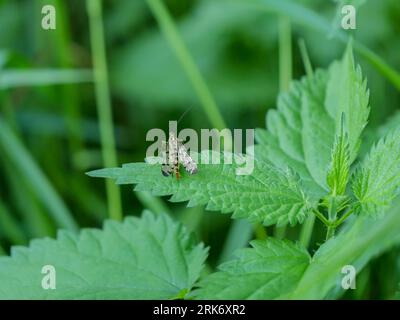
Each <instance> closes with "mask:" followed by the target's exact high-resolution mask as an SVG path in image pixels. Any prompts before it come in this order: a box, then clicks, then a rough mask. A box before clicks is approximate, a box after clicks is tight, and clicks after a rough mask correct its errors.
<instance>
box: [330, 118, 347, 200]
mask: <svg viewBox="0 0 400 320" xmlns="http://www.w3.org/2000/svg"><path fill="white" fill-rule="evenodd" d="M343 115H344V114H343ZM349 148H350V147H349V141H348V135H347V133H345V132H344V116H343V117H342V125H341V132H340V134H339V135H338V136H337V137H336V140H335V144H334V146H333V151H332V160H331V164H330V168H329V171H328V175H327V184H328V186H329V188H330V190H331V194H333V195H334V196H336V195H339V196H340V195H344V193H345V192H346V187H347V182H348V181H349V173H350V150H349Z"/></svg>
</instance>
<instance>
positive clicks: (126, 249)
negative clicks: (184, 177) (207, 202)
mask: <svg viewBox="0 0 400 320" xmlns="http://www.w3.org/2000/svg"><path fill="white" fill-rule="evenodd" d="M206 257H207V249H205V248H204V246H203V245H202V244H198V245H196V244H195V243H194V241H193V238H191V236H190V235H189V234H188V233H187V231H186V230H185V229H184V228H183V227H182V225H180V224H179V223H176V222H173V221H172V219H171V218H169V217H167V216H166V215H159V216H154V215H153V214H152V213H150V212H145V213H143V216H142V217H141V218H140V219H138V218H126V219H125V221H124V222H123V223H119V222H115V221H107V222H106V223H105V224H104V228H103V230H102V231H100V230H92V229H85V230H83V231H81V233H80V234H79V235H76V234H73V233H70V232H67V231H60V232H59V233H58V237H57V240H52V239H42V240H34V241H32V242H31V244H30V247H29V248H24V247H14V248H13V250H12V253H11V256H10V257H2V258H0V283H1V286H0V299H171V298H174V297H176V296H178V295H182V294H183V293H184V292H187V291H188V290H189V289H190V288H191V287H192V286H193V284H194V283H195V281H196V280H197V278H198V277H199V274H200V271H201V269H202V267H203V263H204V260H205V259H206ZM45 265H52V266H54V268H55V270H56V290H44V289H43V288H42V286H41V283H42V279H43V277H44V275H43V274H42V273H41V271H42V268H43V266H45ZM21 284H23V285H21Z"/></svg>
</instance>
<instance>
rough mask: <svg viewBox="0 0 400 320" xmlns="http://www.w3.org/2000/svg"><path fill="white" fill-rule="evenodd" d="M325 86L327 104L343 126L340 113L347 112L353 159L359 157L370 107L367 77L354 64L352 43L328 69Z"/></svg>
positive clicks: (346, 118) (338, 123)
mask: <svg viewBox="0 0 400 320" xmlns="http://www.w3.org/2000/svg"><path fill="white" fill-rule="evenodd" d="M329 75H330V77H329V81H328V84H327V89H326V101H325V104H326V108H327V110H328V112H329V114H330V115H331V117H332V118H334V119H335V121H336V128H340V125H341V115H342V114H344V115H345V131H346V132H347V133H348V139H349V147H350V162H351V163H352V162H353V161H354V159H355V158H356V157H357V153H358V150H359V148H360V144H361V139H360V137H361V133H362V131H363V130H364V128H365V126H366V125H367V121H368V116H369V111H370V108H369V106H368V101H369V91H368V89H367V81H366V80H363V77H362V73H361V67H360V66H359V65H357V66H356V65H355V63H354V58H353V52H352V46H351V43H350V44H349V45H348V47H347V50H346V52H345V54H344V57H343V59H342V60H341V61H340V62H334V63H333V64H332V65H331V67H330V69H329Z"/></svg>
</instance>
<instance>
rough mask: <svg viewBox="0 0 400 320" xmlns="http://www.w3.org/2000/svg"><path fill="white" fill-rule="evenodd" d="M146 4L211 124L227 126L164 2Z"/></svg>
mask: <svg viewBox="0 0 400 320" xmlns="http://www.w3.org/2000/svg"><path fill="white" fill-rule="evenodd" d="M147 4H148V5H149V8H150V10H151V12H152V13H153V15H154V17H155V19H156V20H157V22H158V24H159V26H160V28H161V30H162V31H163V33H164V35H165V37H166V39H167V41H168V42H169V44H170V46H171V48H172V49H173V50H174V52H175V54H176V56H177V58H178V60H179V62H180V64H181V65H182V67H183V69H184V71H185V72H186V75H187V77H188V78H189V81H190V82H191V83H192V85H193V88H194V90H195V91H196V94H197V96H198V98H199V99H200V101H201V104H202V106H203V109H204V112H205V113H206V115H207V117H208V119H209V120H210V122H211V124H212V125H213V126H214V127H215V128H216V129H219V130H221V129H224V128H226V127H227V126H226V124H225V121H224V119H223V118H222V115H221V113H220V112H219V110H218V107H217V104H216V102H215V100H214V98H213V96H212V94H211V91H210V89H209V88H208V86H207V84H206V82H205V80H204V78H203V76H202V75H201V73H200V71H199V69H198V67H197V66H196V64H195V62H194V60H193V58H192V56H191V55H190V53H189V50H188V49H187V47H186V45H185V43H184V41H183V39H182V37H181V36H180V34H179V32H178V30H177V27H176V25H175V23H174V21H173V19H172V17H171V15H170V13H169V12H168V10H167V8H166V7H165V5H164V3H163V2H162V1H160V0H147Z"/></svg>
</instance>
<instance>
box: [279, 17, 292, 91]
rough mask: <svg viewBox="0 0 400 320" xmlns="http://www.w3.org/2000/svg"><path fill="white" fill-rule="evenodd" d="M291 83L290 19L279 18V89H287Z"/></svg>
mask: <svg viewBox="0 0 400 320" xmlns="http://www.w3.org/2000/svg"><path fill="white" fill-rule="evenodd" d="M290 81H292V30H291V24H290V19H289V18H287V17H284V16H281V17H279V89H280V92H282V91H286V90H288V89H289V85H290Z"/></svg>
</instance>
